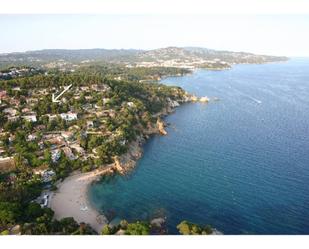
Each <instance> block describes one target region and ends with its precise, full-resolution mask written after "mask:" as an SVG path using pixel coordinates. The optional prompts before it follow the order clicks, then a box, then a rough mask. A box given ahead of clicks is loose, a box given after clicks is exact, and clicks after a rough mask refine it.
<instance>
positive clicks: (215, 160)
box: [89, 59, 309, 234]
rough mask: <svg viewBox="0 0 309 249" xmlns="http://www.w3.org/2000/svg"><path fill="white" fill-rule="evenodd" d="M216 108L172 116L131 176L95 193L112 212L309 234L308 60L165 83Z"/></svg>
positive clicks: (191, 107) (172, 223) (229, 229)
mask: <svg viewBox="0 0 309 249" xmlns="http://www.w3.org/2000/svg"><path fill="white" fill-rule="evenodd" d="M163 82H164V83H166V84H168V85H178V86H181V87H183V88H184V89H185V90H187V91H189V92H191V93H194V94H196V95H199V96H204V95H207V96H209V97H218V98H219V99H220V100H219V101H213V102H210V103H209V104H202V103H196V104H185V105H183V106H181V107H179V108H177V111H176V112H175V113H174V114H172V115H170V116H168V117H167V118H166V121H167V122H169V123H170V124H171V125H170V127H169V128H168V129H167V130H168V135H167V136H164V137H161V136H154V137H153V138H151V139H150V140H148V142H147V143H146V144H145V146H144V156H143V157H142V158H141V160H140V161H139V162H138V165H137V168H136V169H135V170H134V172H133V173H132V174H130V175H129V176H126V177H120V176H117V177H113V178H110V179H108V180H105V181H101V182H100V183H98V184H95V185H93V187H92V188H91V189H90V194H89V196H90V200H91V201H92V203H93V204H94V205H95V206H96V207H97V208H98V209H100V210H102V211H103V212H110V211H111V210H112V211H113V212H115V213H116V214H117V216H119V217H120V218H126V219H128V220H136V219H148V218H149V217H153V216H156V215H157V214H158V213H160V214H162V213H163V214H164V215H166V216H167V218H168V228H169V232H170V233H176V232H177V230H176V228H175V227H176V225H177V224H178V223H179V222H180V221H182V220H185V219H186V220H189V221H192V222H196V223H200V224H211V225H212V226H214V227H216V228H217V229H219V230H221V231H222V232H224V233H225V234H309V59H307V60H306V59H292V60H290V61H289V62H286V63H271V64H265V65H237V66H234V67H233V69H231V70H226V71H206V70H198V71H196V72H195V73H193V74H192V75H188V76H184V77H172V78H167V79H164V80H163Z"/></svg>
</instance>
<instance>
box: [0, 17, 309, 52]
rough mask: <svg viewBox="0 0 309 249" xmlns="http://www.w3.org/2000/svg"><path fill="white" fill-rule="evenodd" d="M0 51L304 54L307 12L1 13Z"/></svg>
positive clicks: (308, 37) (308, 21) (308, 41)
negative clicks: (176, 49) (170, 49)
mask: <svg viewBox="0 0 309 249" xmlns="http://www.w3.org/2000/svg"><path fill="white" fill-rule="evenodd" d="M0 30H1V33H2V34H1V38H0V53H8V52H22V51H28V50H39V49H54V48H65V49H84V48H108V49H112V48H117V49H119V48H125V49H128V48H134V49H154V48H161V47H167V46H199V47H206V48H212V49H218V50H231V51H245V52H253V53H258V54H269V55H285V56H309V46H308V44H309V32H308V30H309V15H308V14H268V15H260V14H235V13H234V14H158V13H154V14H117V13H115V14H106V13H105V14H104V13H103V14H0Z"/></svg>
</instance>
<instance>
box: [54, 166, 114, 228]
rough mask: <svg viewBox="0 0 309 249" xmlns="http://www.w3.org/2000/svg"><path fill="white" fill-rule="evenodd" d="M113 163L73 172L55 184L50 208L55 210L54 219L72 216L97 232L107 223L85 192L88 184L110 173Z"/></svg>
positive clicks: (112, 170)
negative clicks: (90, 169) (91, 169)
mask: <svg viewBox="0 0 309 249" xmlns="http://www.w3.org/2000/svg"><path fill="white" fill-rule="evenodd" d="M113 168H114V165H110V166H107V167H104V168H100V169H95V170H93V171H90V172H87V173H82V172H76V171H75V172H73V173H72V174H71V175H70V176H69V177H67V178H65V179H64V180H63V181H62V182H60V183H59V184H57V187H58V189H57V190H56V191H53V192H51V197H50V208H51V209H52V210H53V211H54V212H55V214H54V218H55V219H62V218H65V217H73V218H74V219H75V220H76V221H77V222H79V223H81V222H84V223H87V224H89V225H90V226H91V227H92V228H93V229H94V230H95V231H96V232H97V233H100V232H101V230H102V227H103V226H104V225H105V224H107V223H108V221H107V219H106V217H105V216H104V215H103V214H101V213H100V212H98V211H97V210H96V209H95V208H94V207H93V206H92V205H91V204H90V202H89V199H88V196H87V193H88V188H89V186H90V184H91V183H92V182H94V181H98V180H99V179H100V178H101V176H103V175H106V174H112V173H113V172H114V169H113Z"/></svg>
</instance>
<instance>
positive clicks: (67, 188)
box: [49, 96, 198, 234]
mask: <svg viewBox="0 0 309 249" xmlns="http://www.w3.org/2000/svg"><path fill="white" fill-rule="evenodd" d="M196 101H198V100H197V99H196V97H195V96H190V98H188V99H186V100H184V101H183V102H182V103H181V104H183V103H187V102H196ZM178 105H179V104H178ZM178 105H177V106H178ZM177 106H167V107H165V108H163V110H162V111H161V112H159V113H157V114H156V115H155V116H156V117H157V122H156V123H155V124H151V125H148V127H147V128H145V129H143V130H142V135H140V136H138V137H137V138H136V139H135V140H134V141H132V142H131V143H130V145H129V147H128V151H127V152H126V153H124V154H123V155H120V156H116V157H114V163H112V164H109V165H104V166H101V167H100V168H98V169H95V170H93V171H90V172H86V173H82V172H80V171H75V172H73V173H72V174H71V175H70V176H68V177H67V178H65V179H64V180H63V181H61V182H60V183H58V184H57V188H58V189H57V190H56V191H51V196H50V204H49V207H50V208H51V209H52V210H53V211H54V218H55V219H61V218H65V217H73V218H74V219H75V220H76V221H77V222H79V223H81V222H84V223H86V224H89V225H90V226H91V227H92V228H93V229H94V230H95V231H96V232H97V233H98V234H100V233H101V230H102V228H103V226H104V225H106V224H108V223H109V221H108V220H107V218H106V217H105V215H104V213H100V212H99V211H98V210H97V209H96V208H95V207H93V206H92V205H91V203H90V201H89V198H88V189H89V186H90V185H91V183H93V182H95V181H99V180H100V179H101V177H102V176H104V175H108V174H115V173H119V174H121V175H124V174H126V173H128V172H129V171H131V170H133V169H134V168H135V166H136V164H137V161H138V160H139V159H140V158H141V157H142V155H143V144H144V143H145V142H146V141H147V140H148V139H149V137H150V136H151V135H154V134H157V135H162V136H164V135H167V132H166V130H165V129H164V128H165V126H166V124H165V122H164V121H163V120H162V118H163V117H165V116H167V115H168V114H170V113H173V112H174V111H175V107H177Z"/></svg>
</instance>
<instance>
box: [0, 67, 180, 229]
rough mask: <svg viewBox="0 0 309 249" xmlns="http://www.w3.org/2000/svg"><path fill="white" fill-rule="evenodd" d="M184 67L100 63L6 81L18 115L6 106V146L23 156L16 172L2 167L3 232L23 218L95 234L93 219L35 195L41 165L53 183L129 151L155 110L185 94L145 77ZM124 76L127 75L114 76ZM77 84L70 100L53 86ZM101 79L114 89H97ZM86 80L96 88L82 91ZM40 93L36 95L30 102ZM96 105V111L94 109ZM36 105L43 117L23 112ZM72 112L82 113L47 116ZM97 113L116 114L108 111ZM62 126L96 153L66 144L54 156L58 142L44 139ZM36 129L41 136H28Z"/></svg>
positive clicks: (25, 223)
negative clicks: (67, 213)
mask: <svg viewBox="0 0 309 249" xmlns="http://www.w3.org/2000/svg"><path fill="white" fill-rule="evenodd" d="M176 73H182V70H180V71H179V70H175V69H172V70H170V69H161V68H153V69H143V68H139V69H126V68H123V67H120V68H117V67H112V69H111V68H106V67H104V66H98V67H93V68H92V67H90V68H83V69H82V70H80V71H77V72H74V73H62V72H53V73H50V74H48V75H45V74H36V75H33V76H29V77H16V78H14V79H10V80H3V81H1V84H0V90H5V91H6V94H7V96H8V98H7V99H4V100H3V101H2V106H5V107H10V108H11V107H13V108H14V109H16V110H17V117H18V118H17V119H14V120H8V118H7V116H6V115H4V113H3V112H2V111H3V110H4V108H5V107H0V111H1V112H0V126H1V128H2V131H3V132H2V135H1V138H0V146H1V147H3V148H4V150H5V155H6V156H13V157H14V162H15V167H14V169H13V170H12V171H11V172H5V173H2V174H0V232H1V231H2V232H3V234H6V233H8V231H9V230H10V229H11V228H12V227H14V225H20V229H21V233H23V234H89V233H93V231H92V230H91V229H90V228H89V227H88V226H87V225H85V224H78V223H76V222H75V221H74V220H73V219H72V218H66V219H63V220H60V221H57V220H54V219H53V212H52V210H50V209H48V208H41V206H40V205H39V204H37V203H35V202H34V200H35V199H36V198H37V197H38V196H39V195H40V193H41V191H42V188H43V187H44V184H43V183H42V181H41V178H40V176H39V175H37V174H35V173H34V169H36V168H38V167H42V166H46V168H48V169H52V170H53V171H54V172H55V176H54V177H53V179H52V182H51V184H54V183H55V182H56V181H57V180H58V179H63V178H65V177H67V176H68V175H69V174H70V173H71V172H72V171H73V170H77V169H81V170H82V171H89V170H92V169H94V168H96V167H99V166H101V165H104V164H107V163H111V162H113V158H114V157H115V156H119V155H121V154H123V153H125V152H126V151H127V149H128V147H127V146H128V144H129V143H130V141H133V140H135V139H136V137H137V136H138V135H139V134H141V133H142V132H143V129H145V128H146V127H147V125H149V124H151V123H153V122H155V120H156V119H154V118H153V114H156V113H157V112H159V111H161V110H162V108H164V107H166V106H167V104H168V100H169V99H170V100H178V99H181V98H182V97H183V95H184V91H183V90H182V89H180V88H177V87H168V86H165V85H162V84H158V83H146V82H139V81H140V80H142V79H151V78H152V77H158V76H159V77H162V76H164V75H167V74H176ZM116 76H117V77H121V80H119V79H114V78H115V77H116ZM69 84H72V90H71V91H69V92H67V93H66V96H65V100H64V101H63V103H62V104H61V105H59V104H57V103H53V102H52V100H51V92H52V91H55V89H59V88H60V87H61V86H67V85H69ZM93 86H95V87H98V88H104V89H106V90H104V91H99V90H93V89H92V87H93ZM82 87H86V88H87V89H88V90H81V89H82ZM15 89H17V90H15ZM33 99H34V100H36V101H34V102H31V105H29V101H32V100H33ZM12 100H14V101H18V103H17V104H12V103H15V102H11V101H12ZM105 100H108V101H106V102H104V101H105ZM128 103H130V105H129V104H128ZM89 105H90V106H91V108H90V111H91V112H89V110H88V109H87V107H88V106H89ZM30 106H31V111H32V112H35V114H36V117H37V121H36V122H29V121H27V120H25V119H23V118H21V116H22V114H21V113H22V112H23V110H24V109H25V108H26V109H29V108H30ZM87 110H88V111H87ZM98 110H99V111H98ZM66 112H74V113H77V114H78V117H79V118H78V119H77V120H73V121H66V120H64V119H61V118H60V117H59V116H58V117H57V118H55V119H52V120H51V119H49V118H48V116H47V115H55V114H57V115H59V114H61V113H66ZM97 112H106V113H108V115H104V116H102V117H101V116H98V114H97ZM112 114H113V115H112ZM89 120H92V121H93V127H94V128H92V129H90V130H89V129H88V128H87V121H89ZM56 130H59V131H68V130H70V131H72V133H73V138H72V140H75V141H76V142H77V143H78V144H80V146H81V147H82V148H83V149H84V150H85V152H86V153H88V154H92V153H94V152H93V151H94V150H95V153H96V157H88V158H87V159H85V160H80V159H75V160H69V159H68V158H67V157H66V156H65V155H64V153H63V152H62V151H61V155H60V157H59V159H58V160H57V161H52V160H51V152H50V150H51V145H50V144H49V142H48V141H45V140H44V139H42V138H43V136H44V135H45V134H46V133H48V132H54V131H56ZM92 130H94V131H95V132H94V134H92V133H91V131H92ZM89 131H90V132H89ZM87 132H89V134H87ZM30 134H31V135H33V136H34V137H35V139H34V140H29V139H28V137H29V135H30ZM146 227H147V226H146V225H145V224H144V223H138V224H128V225H127V230H126V233H127V234H146V233H148V232H149V231H148V230H147V229H146Z"/></svg>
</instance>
